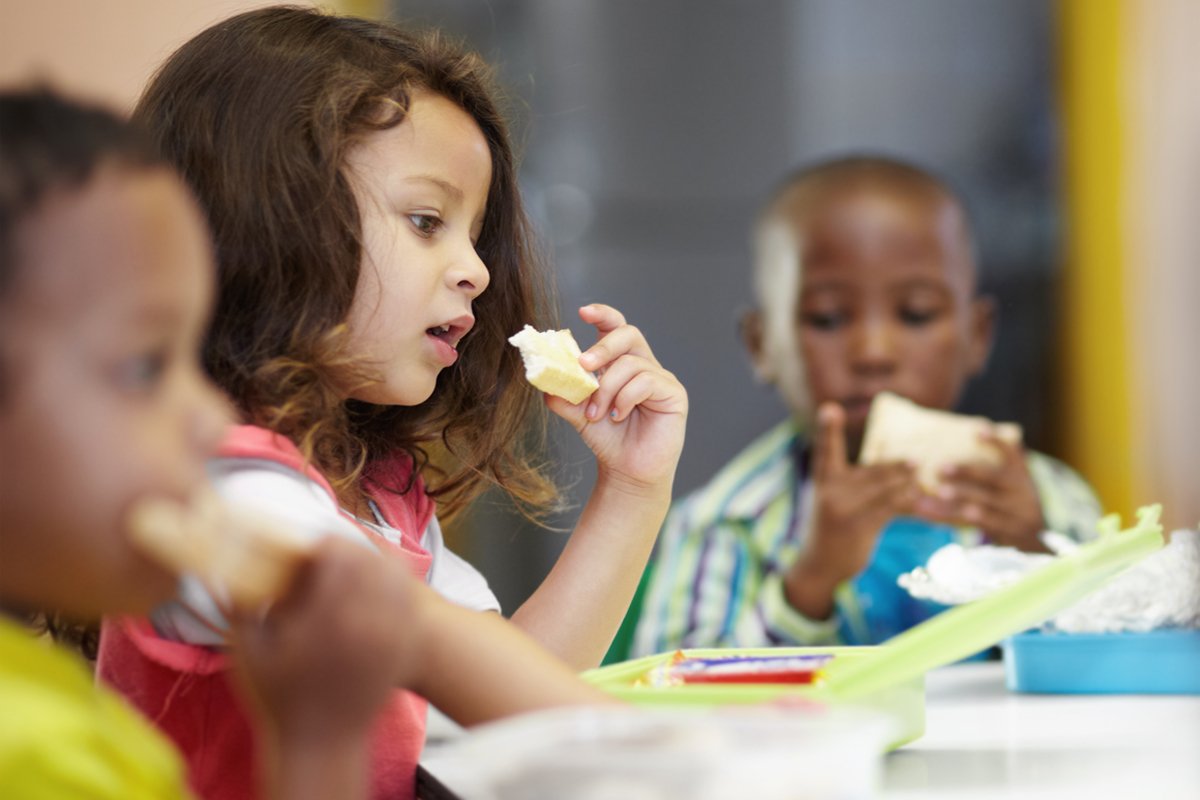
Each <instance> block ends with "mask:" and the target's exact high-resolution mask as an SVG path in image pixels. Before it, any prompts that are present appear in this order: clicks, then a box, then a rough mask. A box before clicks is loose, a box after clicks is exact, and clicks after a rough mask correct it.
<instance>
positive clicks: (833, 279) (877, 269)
mask: <svg viewBox="0 0 1200 800" xmlns="http://www.w3.org/2000/svg"><path fill="white" fill-rule="evenodd" d="M795 213H796V217H795V220H796V223H795V236H796V238H797V240H798V241H799V242H800V243H801V245H800V246H801V254H800V263H802V264H803V277H802V280H801V286H800V288H799V296H798V298H797V305H796V308H795V314H794V317H793V319H794V322H793V324H794V328H793V330H794V332H795V333H794V346H795V347H796V348H798V349H799V352H798V353H795V354H794V355H793V356H792V357H794V358H798V360H799V362H800V363H802V364H803V365H804V377H805V383H806V384H807V393H808V396H809V400H810V401H811V408H816V407H817V406H819V405H820V404H821V403H824V402H828V401H833V402H836V403H839V404H840V405H842V407H843V408H844V409H845V411H846V434H847V439H848V445H849V448H850V451H851V453H852V454H856V453H857V452H858V449H859V446H860V445H861V441H862V435H863V430H864V427H865V422H866V417H867V412H868V411H869V410H870V406H871V400H872V399H873V398H874V396H875V395H876V394H878V393H879V392H881V391H891V392H895V393H897V394H899V395H902V396H904V397H907V398H909V399H911V400H913V401H915V402H917V403H919V404H921V405H923V406H927V407H930V408H938V409H951V408H953V407H954V404H955V403H956V402H957V401H958V397H959V395H960V393H961V392H962V389H963V387H964V385H965V383H966V381H967V380H968V378H970V377H971V376H972V375H974V374H976V373H977V372H978V371H979V370H980V369H982V367H983V365H984V363H985V361H986V359H987V354H988V350H989V347H990V343H991V322H992V314H991V307H990V305H989V303H988V301H986V300H984V299H980V298H976V297H974V274H973V268H972V266H971V258H972V256H971V253H970V250H969V245H968V243H967V240H966V237H965V236H964V234H963V229H962V224H963V223H962V219H961V217H960V215H959V212H958V210H957V208H956V207H955V206H954V204H953V203H951V202H950V201H949V200H947V199H946V198H945V197H942V196H940V195H934V194H932V193H929V192H924V193H920V192H915V191H914V192H904V191H900V190H897V189H885V188H883V187H880V186H873V185H870V184H868V185H863V186H852V187H842V188H840V189H836V188H835V189H830V190H829V191H827V192H825V193H822V194H820V195H818V196H817V197H814V198H812V199H811V200H810V201H809V202H808V203H807V204H805V205H804V206H802V207H800V208H798V209H795Z"/></svg>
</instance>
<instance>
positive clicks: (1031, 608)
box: [583, 506, 1163, 749]
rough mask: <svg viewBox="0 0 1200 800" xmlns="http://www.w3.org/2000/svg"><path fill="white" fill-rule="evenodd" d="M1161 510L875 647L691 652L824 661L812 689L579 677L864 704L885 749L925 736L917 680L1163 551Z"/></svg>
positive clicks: (694, 699)
mask: <svg viewBox="0 0 1200 800" xmlns="http://www.w3.org/2000/svg"><path fill="white" fill-rule="evenodd" d="M1160 514H1161V507H1159V506H1150V507H1147V508H1142V509H1139V511H1138V513H1137V517H1138V520H1137V523H1136V524H1135V525H1133V526H1132V527H1131V528H1129V529H1127V530H1122V531H1118V532H1116V533H1110V534H1106V535H1102V536H1101V537H1100V538H1099V539H1097V540H1095V541H1093V542H1089V543H1087V544H1085V545H1083V546H1081V547H1080V548H1079V549H1078V550H1077V551H1075V552H1074V553H1072V554H1071V555H1068V556H1064V557H1061V558H1058V559H1055V560H1054V561H1052V562H1050V563H1048V564H1046V565H1045V566H1043V567H1041V568H1039V569H1038V570H1036V571H1034V572H1033V573H1031V574H1029V575H1027V576H1026V577H1025V578H1023V579H1021V580H1020V581H1018V582H1017V583H1014V584H1013V585H1011V586H1009V587H1007V588H1005V589H1002V590H1000V591H998V592H996V593H994V594H992V595H990V596H988V597H986V598H984V599H982V600H977V601H975V602H973V603H968V604H965V605H961V606H956V607H954V608H951V609H949V610H947V611H945V612H943V613H941V614H939V615H938V616H936V617H934V618H933V619H931V620H928V621H927V622H924V623H922V624H920V625H917V626H915V627H913V628H910V629H909V630H907V631H905V632H904V633H901V634H899V635H898V636H894V637H893V638H891V639H889V640H888V641H887V642H884V643H883V644H882V645H878V646H875V647H790V648H768V649H757V648H754V649H746V648H724V649H692V650H684V651H683V654H684V655H685V656H688V657H695V658H712V657H716V656H729V655H749V656H761V655H776V656H778V655H818V654H829V655H832V656H833V659H832V660H831V661H829V662H828V663H827V664H826V665H825V666H824V667H822V669H821V678H820V680H818V682H816V683H814V684H811V685H796V684H720V685H713V684H686V685H683V686H670V687H661V686H649V685H644V682H643V679H644V678H645V677H646V676H647V674H648V673H649V672H650V671H651V670H653V669H654V668H655V667H658V666H660V665H662V664H665V663H666V662H668V661H669V660H670V659H672V658H673V657H674V652H671V653H662V654H659V655H654V656H646V657H645V658H639V659H634V660H632V661H625V662H621V663H619V664H611V665H609V666H605V667H600V668H598V669H594V670H590V671H588V672H585V673H584V675H583V677H584V678H585V679H586V680H588V681H590V682H591V683H593V684H594V685H596V686H598V687H600V688H602V689H604V690H606V691H608V692H610V693H611V694H613V695H616V696H617V697H620V698H622V699H624V700H626V701H628V702H631V703H634V704H639V705H650V706H653V705H658V706H662V705H675V706H718V705H741V704H755V703H795V704H801V705H805V704H811V705H814V706H824V705H829V704H836V705H843V704H844V705H854V706H864V707H867V708H869V709H872V710H874V711H878V712H883V713H885V714H887V715H888V716H890V717H892V719H893V720H894V723H895V727H894V729H893V730H894V735H893V738H892V740H891V742H890V743H889V749H894V748H897V747H900V746H902V745H904V744H906V743H908V742H911V741H913V740H914V739H918V738H920V736H921V735H922V734H923V733H924V732H925V673H926V672H928V671H929V670H931V669H933V668H935V667H940V666H943V665H945V664H951V663H953V662H955V661H959V660H960V659H963V658H966V657H967V656H970V655H973V654H974V653H977V652H979V651H981V650H984V649H986V648H988V647H990V646H992V645H994V644H996V643H997V642H999V641H1000V640H1002V639H1004V638H1006V637H1008V636H1011V635H1013V634H1015V633H1020V632H1021V631H1024V630H1026V629H1028V628H1031V627H1034V626H1036V625H1039V624H1041V623H1042V622H1044V621H1045V620H1047V619H1049V618H1050V617H1052V616H1054V615H1055V614H1057V613H1058V612H1059V611H1061V610H1063V609H1065V608H1067V607H1068V606H1070V605H1071V604H1072V603H1074V602H1076V601H1077V600H1079V599H1080V598H1082V597H1083V596H1084V595H1086V594H1088V593H1089V592H1091V591H1093V590H1095V589H1096V588H1098V587H1099V586H1100V585H1101V584H1102V583H1104V582H1105V581H1107V580H1108V579H1109V578H1111V577H1113V576H1114V575H1116V574H1117V573H1119V572H1121V571H1122V570H1124V569H1125V568H1126V567H1129V566H1131V565H1133V564H1134V563H1136V562H1137V561H1139V560H1140V559H1142V558H1144V557H1145V556H1147V555H1149V554H1150V553H1152V552H1154V551H1155V550H1157V549H1159V548H1160V547H1162V546H1163V531H1162V526H1161V525H1160V524H1159V521H1158V520H1159V516H1160Z"/></svg>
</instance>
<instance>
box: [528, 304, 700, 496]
mask: <svg viewBox="0 0 1200 800" xmlns="http://www.w3.org/2000/svg"><path fill="white" fill-rule="evenodd" d="M579 316H580V318H582V319H583V321H584V322H587V323H590V324H592V325H595V326H596V329H597V330H598V331H599V332H600V341H598V342H596V344H594V345H592V346H591V347H589V348H588V349H587V350H585V351H584V353H583V356H582V357H581V358H580V363H581V364H582V365H583V367H584V369H588V370H593V371H596V372H599V374H600V375H599V377H600V388H599V389H597V390H596V391H595V392H594V393H593V394H592V396H591V398H589V399H588V400H586V401H585V402H583V403H581V404H579V405H571V404H570V403H568V402H567V401H566V400H563V399H562V398H559V397H554V396H551V395H547V396H546V397H547V399H546V402H547V404H548V405H549V406H550V409H551V410H552V411H554V413H556V414H558V415H559V416H560V417H562V418H563V419H565V420H567V421H568V422H570V423H571V424H572V425H573V426H574V427H575V429H576V430H577V431H579V434H580V436H582V437H583V440H584V442H586V443H587V446H588V447H590V448H591V449H592V452H594V453H595V454H596V458H597V460H598V461H599V462H600V470H601V472H602V473H603V474H605V475H606V476H607V477H609V478H616V479H618V480H621V481H623V482H624V483H625V484H627V486H628V487H629V488H632V489H633V490H635V491H655V492H657V491H661V490H663V489H664V488H665V489H666V490H668V491H669V489H670V484H671V481H672V480H673V478H674V475H675V466H676V464H678V462H679V454H680V453H681V452H682V450H683V434H684V428H685V423H686V421H687V411H688V398H687V391H686V390H685V389H684V388H683V385H682V384H681V383H680V382H679V381H678V379H676V377H675V376H674V375H672V374H671V373H670V372H668V371H667V370H665V369H663V367H662V365H661V364H659V363H658V360H657V359H655V357H654V353H653V352H652V351H651V350H650V345H649V344H647V343H646V338H645V337H644V336H643V335H642V332H641V331H639V330H638V329H637V328H635V327H633V326H632V325H629V324H627V323H626V322H625V317H624V316H623V315H622V314H621V312H620V311H617V310H616V309H615V308H612V307H611V306H606V305H602V304H599V303H594V304H592V305H589V306H584V307H583V308H581V309H579Z"/></svg>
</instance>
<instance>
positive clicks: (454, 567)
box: [421, 517, 500, 613]
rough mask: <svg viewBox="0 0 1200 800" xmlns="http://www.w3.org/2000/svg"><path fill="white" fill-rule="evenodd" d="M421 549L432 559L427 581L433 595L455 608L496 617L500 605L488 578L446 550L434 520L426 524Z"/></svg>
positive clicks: (435, 518) (434, 518)
mask: <svg viewBox="0 0 1200 800" xmlns="http://www.w3.org/2000/svg"><path fill="white" fill-rule="evenodd" d="M421 546H422V547H424V548H425V549H426V550H428V551H429V554H430V556H431V557H432V560H431V561H430V563H429V574H428V575H427V576H426V581H428V583H429V585H430V587H432V588H433V590H434V591H435V592H437V593H438V594H440V595H441V596H442V597H444V598H446V599H447V600H449V601H450V602H452V603H454V604H455V605H460V606H463V607H465V608H469V609H471V610H473V611H495V612H497V613H499V611H500V601H499V600H497V599H496V595H495V594H493V593H492V590H491V588H490V587H489V586H488V582H487V578H485V577H483V575H482V573H480V572H479V570H477V569H475V568H474V567H473V566H471V565H470V564H468V563H467V562H466V561H464V560H463V559H462V558H460V557H459V556H458V555H457V554H456V553H454V552H453V551H452V550H451V549H450V548H448V547H446V543H445V541H444V540H443V538H442V526H441V525H440V524H438V521H437V517H433V518H432V519H430V520H429V525H428V526H427V527H426V528H425V532H424V533H423V534H422V535H421Z"/></svg>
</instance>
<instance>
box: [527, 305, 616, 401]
mask: <svg viewBox="0 0 1200 800" xmlns="http://www.w3.org/2000/svg"><path fill="white" fill-rule="evenodd" d="M508 342H509V344H511V345H513V346H514V347H516V348H517V349H518V350H520V351H521V359H522V360H523V361H524V362H525V379H526V380H527V381H529V382H530V383H531V384H533V386H534V387H535V388H537V389H540V390H541V391H543V392H546V393H547V394H552V395H556V396H558V397H561V398H563V399H565V400H566V401H567V402H569V403H573V404H577V403H582V402H583V401H584V400H586V399H588V397H590V396H591V394H592V392H594V391H596V390H597V389H599V388H600V382H599V381H597V380H596V376H595V375H593V374H592V373H590V372H588V371H587V370H586V369H584V368H583V367H581V366H580V365H579V356H580V355H582V353H581V352H580V350H579V345H578V344H576V343H575V337H574V336H572V335H571V332H570V331H569V330H561V331H538V330H535V329H534V328H533V326H531V325H526V326H525V327H524V328H522V329H521V330H520V331H518V332H517V333H514V334H513V335H512V336H510V337H508Z"/></svg>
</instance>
